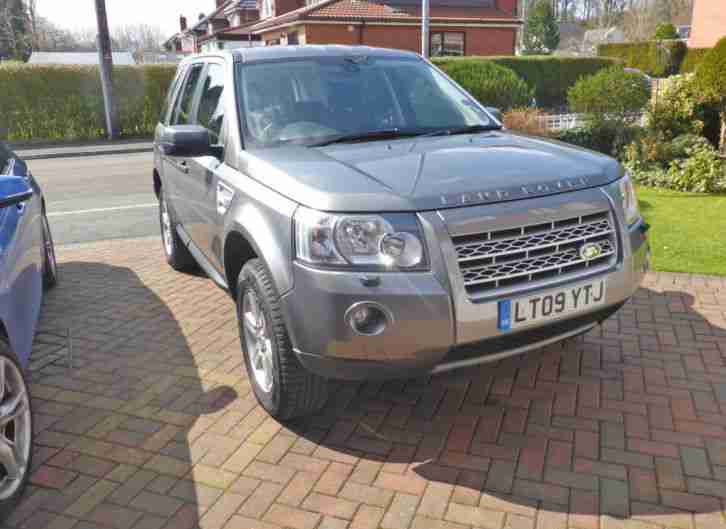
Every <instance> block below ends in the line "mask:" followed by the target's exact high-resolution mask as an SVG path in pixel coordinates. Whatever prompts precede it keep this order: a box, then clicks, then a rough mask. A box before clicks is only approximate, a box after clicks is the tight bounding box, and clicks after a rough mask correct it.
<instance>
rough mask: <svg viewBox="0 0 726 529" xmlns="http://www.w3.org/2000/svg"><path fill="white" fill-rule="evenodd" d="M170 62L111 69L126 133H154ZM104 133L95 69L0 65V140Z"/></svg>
mask: <svg viewBox="0 0 726 529" xmlns="http://www.w3.org/2000/svg"><path fill="white" fill-rule="evenodd" d="M175 71H176V67H174V66H172V65H153V66H122V67H119V66H117V67H115V68H114V74H113V79H114V94H115V95H116V101H117V106H118V110H119V120H120V124H121V132H122V134H123V135H125V136H149V135H151V134H152V133H153V131H154V127H155V126H156V123H157V121H158V117H159V114H160V113H161V109H162V107H163V103H164V97H165V93H166V90H167V88H168V86H169V84H170V83H171V79H172V78H173V76H174V72H175ZM104 136H105V120H104V109H103V94H102V91H101V83H100V78H99V72H98V68H97V67H93V66H30V65H2V66H0V139H7V140H11V141H23V140H30V139H36V138H42V139H49V140H60V139H93V138H100V137H104Z"/></svg>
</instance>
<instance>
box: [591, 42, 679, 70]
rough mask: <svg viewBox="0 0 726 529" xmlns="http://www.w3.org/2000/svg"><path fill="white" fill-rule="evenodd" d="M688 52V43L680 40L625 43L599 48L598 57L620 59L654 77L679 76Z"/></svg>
mask: <svg viewBox="0 0 726 529" xmlns="http://www.w3.org/2000/svg"><path fill="white" fill-rule="evenodd" d="M687 51H688V47H687V46H686V43H685V42H683V41H680V40H653V41H646V42H623V43H618V44H601V45H599V46H598V47H597V54H598V56H600V57H608V58H611V59H620V60H621V61H623V62H624V63H625V66H627V67H629V68H637V69H638V70H642V71H643V72H645V73H647V74H648V75H652V76H653V77H668V76H669V75H674V74H677V73H678V72H679V71H680V69H681V64H682V63H683V60H684V59H685V57H686V54H687Z"/></svg>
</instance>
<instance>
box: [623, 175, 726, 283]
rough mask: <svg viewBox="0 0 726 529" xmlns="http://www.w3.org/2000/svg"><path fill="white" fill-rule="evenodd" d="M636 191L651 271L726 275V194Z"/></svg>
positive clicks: (640, 188)
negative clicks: (646, 225) (644, 223)
mask: <svg viewBox="0 0 726 529" xmlns="http://www.w3.org/2000/svg"><path fill="white" fill-rule="evenodd" d="M637 192H638V199H639V202H640V210H641V212H642V213H643V215H644V216H645V219H646V220H647V222H648V223H649V224H650V225H651V230H650V232H649V235H650V245H651V250H652V252H653V268H654V269H655V270H660V271H664V272H691V273H695V274H715V275H722V276H726V195H704V194H700V193H680V192H677V191H666V190H662V189H653V188H647V187H639V188H638V190H637Z"/></svg>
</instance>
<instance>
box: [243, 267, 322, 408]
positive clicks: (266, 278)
mask: <svg viewBox="0 0 726 529" xmlns="http://www.w3.org/2000/svg"><path fill="white" fill-rule="evenodd" d="M237 315H238V320H239V331H240V342H241V344H242V351H243V354H244V358H245V365H246V366H247V374H248V376H249V380H250V384H251V385H252V389H253V390H254V392H255V396H256V397H257V401H258V402H259V403H260V405H261V406H262V407H263V408H265V410H267V412H268V413H269V414H270V415H272V416H273V417H275V418H276V419H279V420H286V419H292V418H295V417H300V416H304V415H310V414H312V413H314V412H316V411H318V410H319V409H320V408H322V407H323V405H324V404H325V401H326V400H327V397H328V388H327V382H326V380H325V379H324V378H321V377H319V376H317V375H314V374H312V373H310V372H309V371H307V370H306V369H305V368H303V366H302V365H300V362H299V361H298V359H297V357H296V356H295V353H294V352H293V350H292V346H291V345H290V337H289V335H288V333H287V329H286V327H285V322H284V320H283V317H282V311H281V308H280V301H279V296H278V295H277V290H276V289H275V287H274V284H273V282H272V278H271V277H270V274H269V272H268V271H267V269H266V267H265V266H264V265H263V264H262V262H261V261H260V260H259V259H252V260H251V261H249V262H247V264H245V266H244V267H243V268H242V272H241V273H240V275H239V281H238V283H237Z"/></svg>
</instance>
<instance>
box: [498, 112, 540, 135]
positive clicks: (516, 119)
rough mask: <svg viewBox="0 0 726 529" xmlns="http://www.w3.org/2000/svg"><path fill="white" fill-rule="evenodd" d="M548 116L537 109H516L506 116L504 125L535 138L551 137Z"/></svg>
mask: <svg viewBox="0 0 726 529" xmlns="http://www.w3.org/2000/svg"><path fill="white" fill-rule="evenodd" d="M546 116H547V114H545V113H544V112H543V111H542V110H540V109H537V108H515V109H513V110H511V111H510V112H507V113H506V114H504V125H505V126H506V127H507V128H508V129H511V130H514V131H517V132H523V133H525V134H531V135H533V136H549V135H550V131H549V130H548V129H547V124H546V122H545V119H544V118H546Z"/></svg>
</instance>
